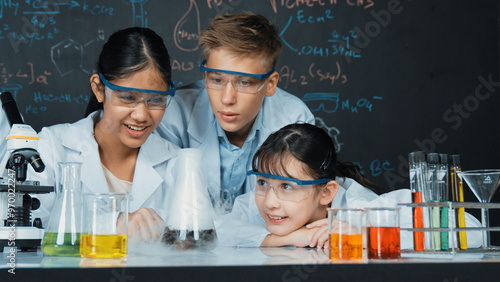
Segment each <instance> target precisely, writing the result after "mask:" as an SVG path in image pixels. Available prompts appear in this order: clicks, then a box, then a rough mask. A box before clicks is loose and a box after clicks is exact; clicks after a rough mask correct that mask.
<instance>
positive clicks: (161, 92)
mask: <svg viewBox="0 0 500 282" xmlns="http://www.w3.org/2000/svg"><path fill="white" fill-rule="evenodd" d="M99 78H100V79H101V81H102V82H103V83H104V85H106V86H107V87H108V88H109V89H111V90H125V91H137V92H142V93H154V94H163V95H170V96H172V97H173V96H174V95H175V85H174V84H173V83H172V81H170V90H168V91H160V90H150V89H140V88H132V87H125V86H118V85H115V84H113V83H111V82H109V81H108V80H107V79H106V78H104V75H103V74H102V73H99Z"/></svg>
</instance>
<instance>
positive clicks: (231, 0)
mask: <svg viewBox="0 0 500 282" xmlns="http://www.w3.org/2000/svg"><path fill="white" fill-rule="evenodd" d="M243 2H244V1H243V0H228V1H223V0H207V4H208V8H210V9H212V8H214V10H215V11H216V12H217V14H227V13H230V12H232V11H234V10H235V9H236V7H237V6H238V5H240V4H241V3H243ZM212 3H213V4H214V6H212Z"/></svg>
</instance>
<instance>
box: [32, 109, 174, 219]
mask: <svg viewBox="0 0 500 282" xmlns="http://www.w3.org/2000/svg"><path fill="white" fill-rule="evenodd" d="M99 114H100V112H94V113H92V114H90V115H89V116H88V117H87V118H84V119H82V120H80V121H78V122H76V123H73V124H59V125H54V126H50V127H45V128H43V129H42V130H41V131H40V133H39V134H38V137H39V138H40V141H39V143H38V151H39V153H40V156H41V158H42V161H43V162H44V163H45V166H46V167H45V170H44V171H43V172H42V173H36V172H34V170H33V169H31V168H30V171H29V172H28V180H38V181H40V184H41V185H55V183H56V180H58V179H59V174H60V172H59V168H58V165H57V163H58V162H81V163H82V168H81V183H82V192H83V193H105V192H109V189H108V185H107V182H106V178H105V176H104V172H103V169H102V165H101V160H100V157H99V151H98V145H97V142H96V140H95V138H94V120H93V118H92V117H93V116H97V115H99ZM178 150H179V148H178V147H177V146H175V145H174V144H172V143H170V142H168V141H167V140H164V139H163V138H161V137H159V136H158V135H156V134H155V133H153V134H151V135H150V136H149V137H148V139H147V140H146V142H145V143H144V144H143V145H142V146H141V148H140V150H139V155H138V156H137V163H136V167H135V173H134V179H133V184H132V189H131V192H130V202H129V212H133V211H136V210H138V209H140V208H143V207H147V208H152V209H154V210H155V211H156V212H157V213H158V215H159V216H160V217H162V219H164V220H166V216H167V212H168V199H171V198H172V193H173V189H174V179H175V178H174V174H173V172H172V168H173V167H174V166H175V163H176V159H177V158H176V155H177V152H178ZM34 196H35V197H38V198H39V199H40V201H41V203H42V205H41V207H40V208H39V209H38V210H35V211H33V216H32V217H33V218H36V217H39V218H41V219H42V224H43V225H44V226H45V225H46V224H47V223H48V217H49V215H50V211H51V208H52V206H53V204H54V201H55V196H56V195H55V193H50V194H34Z"/></svg>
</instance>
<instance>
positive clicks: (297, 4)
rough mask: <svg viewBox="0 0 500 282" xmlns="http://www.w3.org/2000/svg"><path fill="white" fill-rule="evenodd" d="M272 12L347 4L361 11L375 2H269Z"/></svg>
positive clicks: (358, 0) (334, 0)
mask: <svg viewBox="0 0 500 282" xmlns="http://www.w3.org/2000/svg"><path fill="white" fill-rule="evenodd" d="M270 1H271V7H272V9H273V12H274V13H275V14H276V13H278V7H283V8H286V9H294V8H299V7H307V8H313V7H315V6H326V5H329V6H332V5H337V4H341V3H343V4H347V5H348V6H351V7H360V8H363V9H368V8H371V7H373V6H374V5H375V0H270Z"/></svg>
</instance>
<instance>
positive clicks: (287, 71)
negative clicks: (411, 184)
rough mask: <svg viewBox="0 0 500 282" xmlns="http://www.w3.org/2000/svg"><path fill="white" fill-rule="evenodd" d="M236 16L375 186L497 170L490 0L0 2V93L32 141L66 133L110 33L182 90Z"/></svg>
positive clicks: (78, 114) (494, 15)
mask: <svg viewBox="0 0 500 282" xmlns="http://www.w3.org/2000/svg"><path fill="white" fill-rule="evenodd" d="M245 11H254V12H256V13H260V14H264V15H265V16H267V17H268V18H269V19H270V20H271V21H272V22H274V23H275V24H276V25H277V26H278V27H279V29H280V30H281V37H282V39H283V42H284V48H283V52H282V55H281V57H280V60H279V62H278V66H277V69H276V70H277V71H279V73H280V75H281V79H280V82H279V86H280V87H281V88H283V89H285V90H287V91H288V92H290V93H293V94H295V95H296V96H298V97H299V98H301V99H303V100H304V102H305V103H306V104H307V105H308V106H309V108H310V109H311V110H312V111H313V113H314V114H315V116H317V124H318V125H321V126H323V127H324V128H325V129H327V130H328V131H329V133H330V134H331V136H332V138H334V139H335V140H336V143H337V145H338V153H339V157H340V158H341V159H343V160H350V161H354V162H356V163H357V164H359V165H360V167H361V169H362V172H363V174H364V175H365V176H367V177H368V178H370V179H371V180H373V181H374V182H376V183H378V184H380V185H383V186H385V187H387V188H388V189H399V188H404V187H408V177H407V171H408V170H407V166H408V163H407V156H408V153H409V152H411V151H415V150H425V151H435V152H440V153H448V154H451V153H458V154H461V156H462V166H463V168H464V169H480V168H500V161H499V159H500V148H499V145H498V140H499V139H500V138H499V137H500V130H499V128H500V126H499V124H498V122H499V121H500V111H499V105H500V95H499V94H498V91H499V86H500V76H499V66H500V56H499V51H500V49H499V28H498V20H499V6H498V3H497V1H491V0H481V1H467V0H460V1H452V0H443V1H434V0H421V1H409V0H406V1H403V0H401V1H397V0H383V1H382V0H269V1H263V0H262V1H258V0H246V1H245V0H232V1H231V0H206V1H205V0H204V1H201V0H178V1H153V0H149V1H148V0H142V1H141V0H108V1H93V0H85V1H82V0H73V1H69V0H57V1H55V0H46V1H40V0H26V1H24V0H23V1H21V0H18V1H16V0H5V1H0V54H1V55H0V89H1V91H10V92H12V93H13V94H14V96H15V99H16V101H17V103H18V107H19V108H20V111H21V113H22V115H23V116H24V118H25V122H26V123H28V124H30V125H32V126H33V127H34V128H35V129H36V130H40V129H41V127H43V126H48V125H52V124H56V123H62V122H74V121H76V120H78V119H80V118H82V117H83V115H84V109H85V106H86V103H87V101H88V97H89V93H90V88H89V76H90V74H92V73H93V69H94V66H95V64H96V60H97V57H98V54H99V51H100V48H101V46H102V44H103V43H104V42H105V40H106V39H107V38H108V36H109V35H110V34H111V33H113V32H114V31H115V30H117V29H120V28H125V27H129V26H144V27H149V28H152V29H154V30H155V31H156V32H158V33H159V34H160V35H161V36H162V37H163V38H164V40H165V43H166V45H167V48H168V49H169V52H170V54H171V57H172V66H173V79H174V81H175V84H176V86H177V87H181V86H182V85H186V84H188V83H190V82H193V81H195V80H197V79H200V78H201V73H200V72H199V68H198V66H199V63H200V62H201V61H202V60H203V58H202V56H201V51H200V50H199V48H198V45H197V40H198V36H199V32H200V30H202V29H204V28H205V27H207V25H208V24H209V20H210V19H211V18H213V17H214V16H215V15H216V14H222V13H237V12H245ZM466 190H467V191H466V192H467V195H466V197H467V199H468V200H470V201H476V199H475V198H474V196H473V195H472V193H470V191H468V189H466ZM495 199H496V200H495V201H498V200H499V199H500V195H496V197H495Z"/></svg>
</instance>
